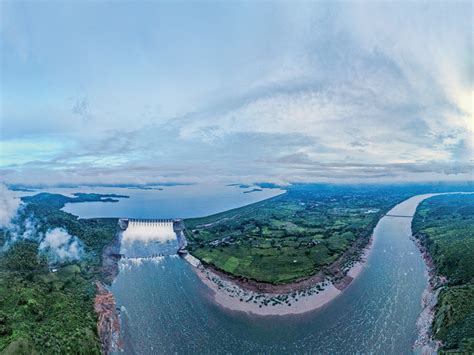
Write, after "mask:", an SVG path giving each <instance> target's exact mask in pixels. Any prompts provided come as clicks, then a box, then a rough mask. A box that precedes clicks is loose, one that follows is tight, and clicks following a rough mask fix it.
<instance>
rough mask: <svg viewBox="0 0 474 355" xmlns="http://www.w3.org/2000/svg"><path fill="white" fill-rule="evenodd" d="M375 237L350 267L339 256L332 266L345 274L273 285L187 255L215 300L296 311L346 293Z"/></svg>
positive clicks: (277, 312)
mask: <svg viewBox="0 0 474 355" xmlns="http://www.w3.org/2000/svg"><path fill="white" fill-rule="evenodd" d="M374 230H375V229H374ZM373 239H374V233H372V235H371V237H370V239H369V241H368V243H367V244H366V246H365V247H364V248H363V249H361V251H360V254H359V257H358V260H357V261H356V262H352V263H350V266H349V267H348V268H347V267H345V268H344V267H342V266H341V264H342V263H343V262H344V261H345V260H338V261H336V263H335V264H334V265H331V267H330V268H333V271H334V268H338V270H337V271H338V272H337V273H339V275H340V276H342V277H341V278H340V279H338V280H337V281H334V280H332V279H331V278H329V277H327V276H324V274H323V272H322V271H320V272H318V273H317V274H315V275H313V276H311V277H309V278H307V279H304V280H300V281H296V282H293V283H289V284H285V285H271V284H265V283H258V282H256V281H247V280H242V279H239V278H236V277H233V276H231V275H227V274H225V273H224V272H222V271H219V270H216V269H215V268H213V267H211V266H207V265H204V264H202V263H201V261H200V260H199V259H197V258H196V257H194V256H192V255H191V254H189V253H188V254H186V255H184V256H183V258H184V259H185V260H186V261H187V262H188V263H189V264H191V266H192V269H193V271H194V272H195V273H196V275H197V276H198V277H199V279H200V280H201V281H202V282H203V283H204V284H205V285H206V286H207V287H208V288H209V289H210V290H211V291H212V292H213V300H214V302H215V303H217V304H218V305H219V306H221V307H223V308H225V309H227V310H230V311H237V312H244V313H247V314H253V315H258V316H285V315H296V314H303V313H308V312H311V311H315V310H317V309H319V308H321V307H323V306H325V305H326V304H328V303H329V302H331V301H332V300H334V299H335V298H336V297H338V296H339V295H340V294H342V293H343V292H344V290H345V289H346V288H347V287H349V286H350V285H351V283H352V282H353V281H354V280H355V279H356V278H357V277H358V276H359V275H360V273H361V272H362V271H363V270H364V268H365V266H366V264H367V260H368V257H369V255H370V252H371V251H372V249H373V244H374V241H373ZM341 259H343V257H342V258H341ZM333 279H334V277H333Z"/></svg>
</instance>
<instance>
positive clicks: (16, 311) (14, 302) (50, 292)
mask: <svg viewBox="0 0 474 355" xmlns="http://www.w3.org/2000/svg"><path fill="white" fill-rule="evenodd" d="M103 197H104V196H100V195H96V196H95V198H92V196H90V195H89V196H86V197H84V196H78V197H76V198H69V197H65V196H62V195H52V194H39V195H36V196H33V197H28V198H25V199H24V200H25V201H26V202H27V205H26V207H25V208H24V209H23V210H22V212H21V215H20V216H19V217H18V218H17V220H16V221H15V222H16V225H17V226H18V228H19V229H18V230H17V231H16V232H17V233H19V234H22V233H23V232H24V230H25V228H28V227H27V223H25V222H26V221H27V220H29V221H31V220H34V221H35V222H37V225H36V227H31V226H30V227H29V228H30V229H31V228H33V233H32V234H30V235H29V239H27V240H26V239H22V238H19V239H18V240H17V241H16V242H14V243H11V242H10V241H11V239H12V237H13V233H15V232H14V231H11V230H0V248H1V247H3V248H2V249H3V252H2V253H1V254H0V352H2V353H6V354H35V353H38V354H65V353H75V354H98V353H100V343H99V339H98V336H97V331H96V314H95V312H94V297H95V292H96V290H95V281H96V280H102V279H103V275H102V269H101V265H102V260H101V254H102V250H103V248H104V247H105V246H106V245H108V244H109V243H110V242H111V241H112V240H113V238H114V236H115V233H116V225H117V220H116V219H78V218H77V217H76V216H74V215H71V214H69V213H66V212H63V211H61V210H60V209H59V208H61V207H62V206H63V205H64V203H66V202H71V200H75V201H73V202H77V199H87V200H88V201H90V200H97V201H103V199H102V198H103ZM57 227H61V228H64V229H65V230H66V231H67V232H68V233H69V234H71V235H74V236H76V237H78V238H79V239H80V240H81V241H82V242H83V244H84V248H85V257H83V258H82V259H81V260H80V261H76V262H65V263H63V264H58V265H48V262H47V260H46V258H45V256H44V255H42V254H41V253H40V252H39V251H38V245H39V239H38V237H39V235H40V234H41V233H45V232H46V231H47V230H49V229H52V228H57ZM7 243H8V244H9V246H8V247H7V245H6V244H7Z"/></svg>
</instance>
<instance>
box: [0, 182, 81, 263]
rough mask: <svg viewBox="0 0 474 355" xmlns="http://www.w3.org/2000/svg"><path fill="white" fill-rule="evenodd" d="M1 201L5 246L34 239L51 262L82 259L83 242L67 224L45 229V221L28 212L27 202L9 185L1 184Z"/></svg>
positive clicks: (6, 247) (0, 224) (1, 223)
mask: <svg viewBox="0 0 474 355" xmlns="http://www.w3.org/2000/svg"><path fill="white" fill-rule="evenodd" d="M0 201H1V209H0V228H2V229H4V230H6V231H7V232H8V233H7V241H6V243H5V245H4V246H3V250H7V249H8V248H10V247H11V246H12V245H13V244H14V243H15V242H17V241H19V240H32V241H36V242H37V243H38V244H39V247H38V250H39V252H41V253H43V254H45V255H46V256H47V258H48V261H49V263H60V262H64V261H69V260H78V259H80V258H81V257H82V256H83V255H84V246H83V244H82V242H81V241H80V240H79V238H77V237H76V236H73V235H70V234H69V233H68V232H67V231H66V230H65V229H64V228H53V229H48V230H47V231H46V233H43V232H41V231H40V230H39V226H40V224H41V221H40V220H39V219H38V218H36V217H35V216H34V215H32V214H30V215H25V213H26V212H25V211H24V208H23V207H24V204H23V202H21V200H20V198H19V197H17V196H15V194H14V192H13V191H11V190H8V188H7V187H6V186H5V185H0Z"/></svg>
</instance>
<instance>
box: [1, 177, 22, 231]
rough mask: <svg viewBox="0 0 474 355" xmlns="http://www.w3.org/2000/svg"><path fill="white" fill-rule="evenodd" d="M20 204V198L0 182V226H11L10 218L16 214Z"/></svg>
mask: <svg viewBox="0 0 474 355" xmlns="http://www.w3.org/2000/svg"><path fill="white" fill-rule="evenodd" d="M21 204H22V202H21V200H20V198H19V197H17V196H15V194H14V193H13V191H10V190H9V189H8V188H7V187H6V186H5V185H4V184H2V183H0V228H9V227H11V222H12V219H13V218H14V217H15V216H16V215H17V213H18V209H19V208H20V206H21Z"/></svg>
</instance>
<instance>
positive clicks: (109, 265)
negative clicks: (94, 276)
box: [94, 233, 123, 354]
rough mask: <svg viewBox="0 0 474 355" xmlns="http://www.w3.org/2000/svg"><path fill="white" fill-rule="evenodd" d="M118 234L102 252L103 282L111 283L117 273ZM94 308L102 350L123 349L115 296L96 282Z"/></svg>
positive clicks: (109, 351)
mask: <svg viewBox="0 0 474 355" xmlns="http://www.w3.org/2000/svg"><path fill="white" fill-rule="evenodd" d="M120 258H121V256H120V234H119V233H117V235H116V237H115V238H114V240H113V241H112V242H111V243H110V244H109V245H108V246H107V247H105V248H104V251H103V253H102V274H103V276H104V280H105V282H107V283H108V284H111V283H112V282H113V280H114V279H115V278H116V277H117V275H118V273H119V261H120ZM94 309H95V311H96V313H97V318H98V320H97V333H98V334H99V337H100V343H101V347H102V351H103V352H104V353H105V354H110V353H112V352H117V351H120V350H122V349H123V343H122V339H121V330H120V318H119V314H118V311H117V305H116V303H115V298H114V296H113V294H112V292H110V291H109V290H108V289H107V287H106V286H105V285H104V284H103V283H101V282H96V296H95V302H94Z"/></svg>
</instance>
